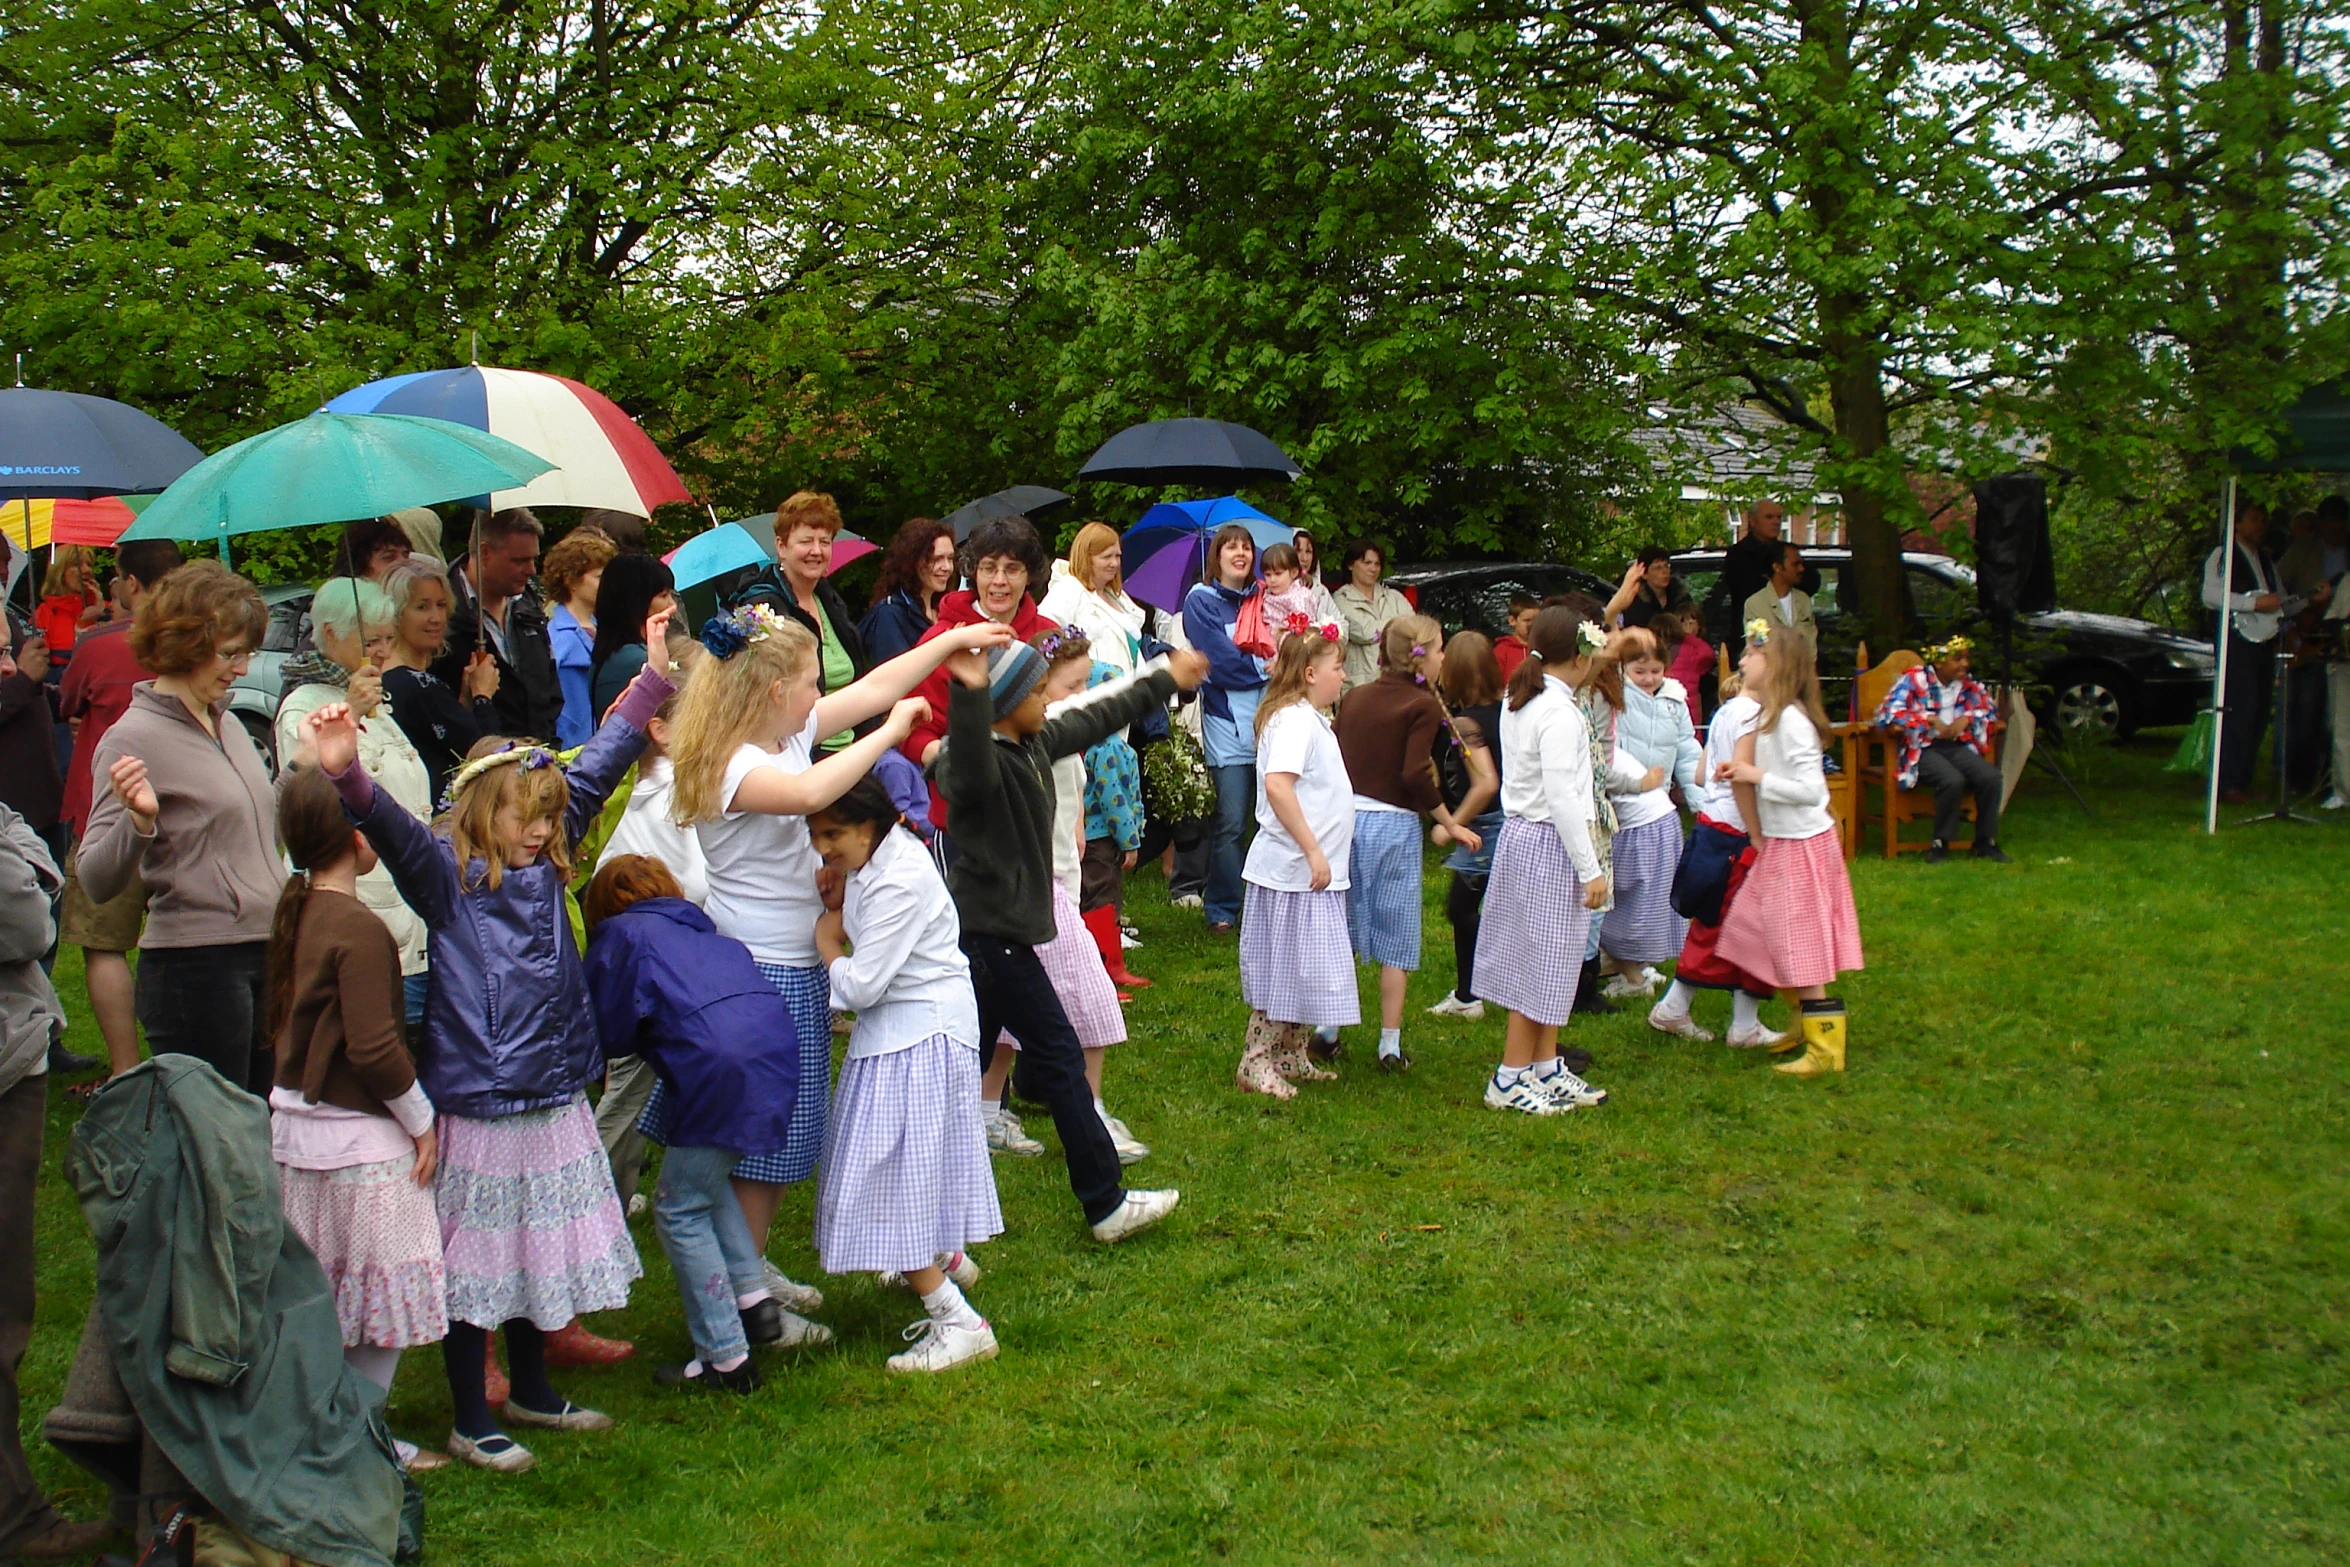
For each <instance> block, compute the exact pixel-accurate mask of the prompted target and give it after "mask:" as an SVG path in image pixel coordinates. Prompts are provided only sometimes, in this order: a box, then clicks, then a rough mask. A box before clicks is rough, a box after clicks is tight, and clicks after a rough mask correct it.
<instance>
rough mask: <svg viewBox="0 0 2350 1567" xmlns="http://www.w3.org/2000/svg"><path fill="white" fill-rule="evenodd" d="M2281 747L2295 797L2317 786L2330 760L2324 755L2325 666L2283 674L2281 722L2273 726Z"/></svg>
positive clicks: (2329, 757)
mask: <svg viewBox="0 0 2350 1567" xmlns="http://www.w3.org/2000/svg"><path fill="white" fill-rule="evenodd" d="M2277 743H2278V744H2279V745H2281V746H2283V747H2284V750H2285V755H2284V758H2283V761H2284V773H2285V777H2286V778H2287V779H2288V780H2289V781H2290V783H2291V785H2292V789H2293V792H2294V793H2295V794H2307V793H2308V792H2309V791H2310V790H2312V789H2314V788H2316V787H2317V781H2318V780H2319V779H2320V778H2323V777H2324V776H2325V774H2326V765H2327V763H2329V762H2330V761H2332V757H2331V756H2329V755H2328V754H2327V752H2328V749H2329V746H2328V736H2327V733H2326V666H2325V665H2323V664H2304V665H2302V666H2301V667H2300V668H2299V669H2289V670H2287V671H2285V721H2284V722H2283V723H2281V724H2279V725H2277Z"/></svg>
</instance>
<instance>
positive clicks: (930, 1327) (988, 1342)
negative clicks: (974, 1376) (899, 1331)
mask: <svg viewBox="0 0 2350 1567" xmlns="http://www.w3.org/2000/svg"><path fill="white" fill-rule="evenodd" d="M905 1336H906V1338H907V1339H909V1340H910V1341H912V1343H913V1345H914V1347H913V1348H912V1349H909V1350H906V1351H904V1352H903V1353H901V1354H896V1355H892V1356H890V1357H889V1369H890V1370H892V1371H952V1370H954V1369H955V1367H957V1366H961V1365H967V1364H969V1363H970V1362H971V1361H974V1360H993V1359H994V1358H995V1329H993V1328H991V1327H989V1326H988V1325H987V1324H986V1323H984V1322H982V1323H980V1324H979V1326H977V1327H975V1328H963V1327H956V1326H955V1325H954V1324H952V1323H948V1322H934V1321H932V1320H931V1319H930V1318H928V1317H924V1318H923V1319H922V1320H921V1321H920V1322H917V1323H915V1324H914V1325H913V1326H912V1327H910V1328H908V1329H906V1333H905Z"/></svg>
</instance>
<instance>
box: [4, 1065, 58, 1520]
mask: <svg viewBox="0 0 2350 1567" xmlns="http://www.w3.org/2000/svg"><path fill="white" fill-rule="evenodd" d="M48 1109H49V1079H48V1078H47V1077H45V1076H43V1077H26V1078H19V1079H18V1080H17V1084H16V1086H15V1087H14V1088H11V1089H9V1090H8V1092H6V1093H5V1094H0V1555H12V1554H13V1552H11V1551H10V1549H9V1548H10V1547H11V1546H14V1545H16V1544H18V1543H20V1542H21V1541H24V1540H27V1539H30V1538H31V1537H32V1536H34V1535H36V1534H40V1533H41V1532H43V1531H44V1530H47V1529H51V1528H54V1527H56V1524H57V1515H56V1514H55V1513H53V1512H51V1511H50V1510H49V1501H48V1498H46V1497H44V1496H43V1495H42V1494H41V1488H40V1486H39V1485H37V1484H35V1483H34V1481H33V1471H32V1467H31V1465H29V1464H28V1463H27V1462H26V1461H25V1456H24V1444H23V1442H22V1441H21V1440H20V1439H19V1438H18V1436H17V1418H18V1416H17V1395H16V1368H17V1364H18V1362H20V1361H22V1360H23V1359H24V1351H25V1346H26V1345H27V1344H29V1343H31V1342H32V1337H33V1189H34V1187H35V1185H36V1184H37V1183H38V1181H39V1180H40V1175H41V1130H42V1119H43V1117H44V1116H45V1115H46V1114H47V1113H48Z"/></svg>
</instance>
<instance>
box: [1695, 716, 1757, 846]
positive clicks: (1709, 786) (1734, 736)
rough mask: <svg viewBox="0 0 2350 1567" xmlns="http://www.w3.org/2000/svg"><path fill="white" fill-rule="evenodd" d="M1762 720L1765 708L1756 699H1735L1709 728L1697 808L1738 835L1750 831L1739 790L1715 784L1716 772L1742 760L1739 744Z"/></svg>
mask: <svg viewBox="0 0 2350 1567" xmlns="http://www.w3.org/2000/svg"><path fill="white" fill-rule="evenodd" d="M1761 721H1762V707H1761V705H1760V704H1758V703H1757V702H1756V701H1755V700H1754V698H1753V697H1750V696H1734V697H1732V698H1730V700H1728V701H1727V702H1724V703H1723V704H1722V705H1721V706H1720V707H1719V708H1717V709H1716V710H1715V712H1714V716H1713V722H1711V723H1709V724H1707V725H1706V729H1705V762H1704V764H1703V765H1704V768H1705V772H1704V776H1703V778H1702V779H1701V782H1702V784H1703V790H1702V792H1701V793H1700V794H1699V795H1698V797H1697V809H1698V810H1699V811H1700V812H1702V813H1703V814H1705V815H1707V816H1710V817H1712V818H1713V819H1714V820H1715V821H1717V822H1720V823H1721V824H1722V825H1723V826H1724V827H1728V828H1731V829H1733V830H1735V831H1738V832H1746V831H1748V830H1749V829H1748V827H1747V825H1746V817H1745V815H1744V814H1743V813H1742V812H1741V811H1740V810H1739V809H1738V790H1737V787H1736V786H1735V785H1733V784H1732V783H1731V782H1730V781H1729V780H1728V779H1726V778H1725V779H1723V780H1721V781H1720V782H1718V783H1717V782H1715V781H1714V769H1715V768H1717V767H1727V766H1729V765H1730V764H1731V763H1732V762H1735V761H1736V760H1738V742H1739V741H1740V740H1742V739H1744V738H1745V736H1746V734H1747V732H1748V731H1749V730H1751V729H1752V728H1754V726H1755V725H1756V724H1758V723H1760V722H1761Z"/></svg>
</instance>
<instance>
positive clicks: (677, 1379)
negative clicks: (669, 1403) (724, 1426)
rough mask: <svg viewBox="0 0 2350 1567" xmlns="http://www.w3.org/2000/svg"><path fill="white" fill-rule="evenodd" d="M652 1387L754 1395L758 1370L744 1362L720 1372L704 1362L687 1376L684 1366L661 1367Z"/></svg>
mask: <svg viewBox="0 0 2350 1567" xmlns="http://www.w3.org/2000/svg"><path fill="white" fill-rule="evenodd" d="M768 1304H770V1305H772V1304H774V1302H772V1301H770V1302H768ZM653 1385H654V1386H655V1387H690V1388H699V1389H701V1390H702V1391H703V1392H705V1393H756V1392H757V1391H759V1369H758V1367H756V1366H754V1365H752V1364H751V1363H750V1362H749V1361H747V1360H746V1361H744V1362H743V1363H742V1364H741V1365H739V1366H737V1367H735V1368H734V1369H733V1370H732V1371H721V1370H719V1369H718V1368H717V1367H716V1366H713V1365H711V1364H709V1363H708V1362H706V1361H705V1362H703V1363H702V1366H701V1368H700V1369H699V1370H698V1371H696V1372H695V1373H694V1374H693V1375H691V1376H688V1375H687V1374H686V1368H685V1367H684V1366H663V1367H661V1368H660V1369H659V1370H657V1371H655V1372H654V1373H653Z"/></svg>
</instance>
